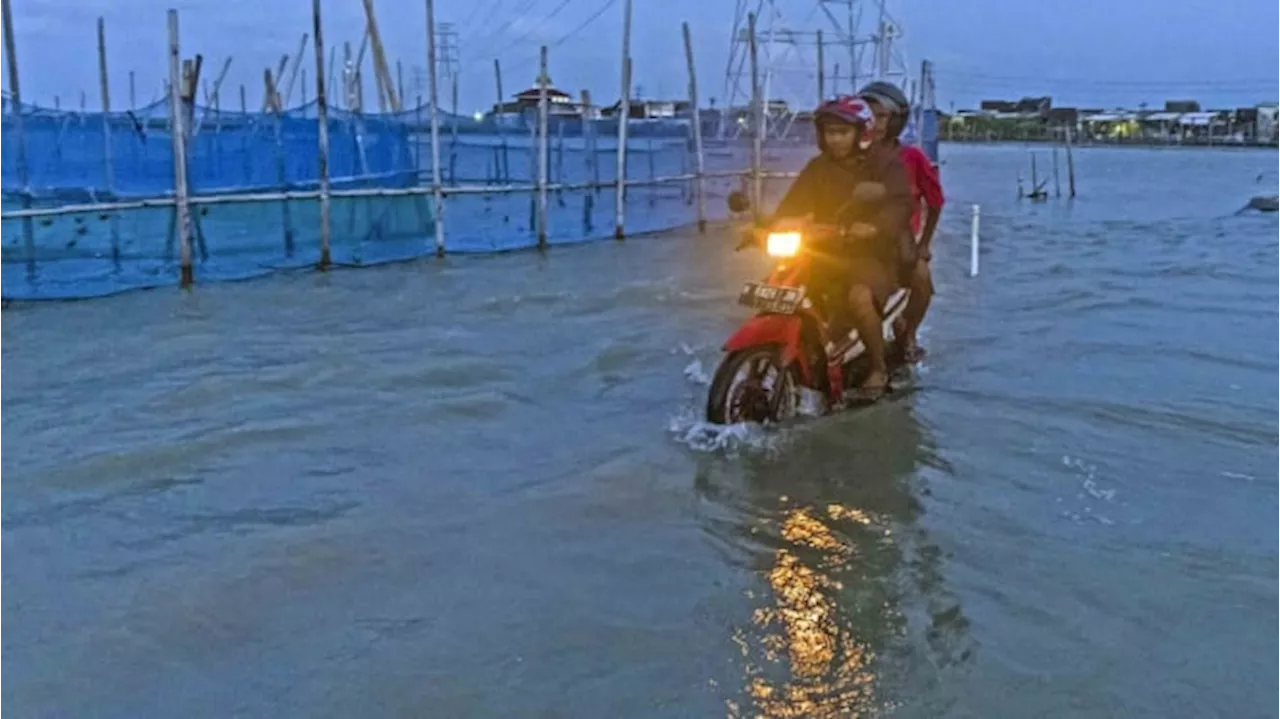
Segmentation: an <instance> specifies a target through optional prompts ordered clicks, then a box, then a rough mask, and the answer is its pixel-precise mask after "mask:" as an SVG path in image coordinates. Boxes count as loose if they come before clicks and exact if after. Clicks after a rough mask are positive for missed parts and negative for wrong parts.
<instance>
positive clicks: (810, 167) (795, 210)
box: [771, 160, 817, 221]
mask: <svg viewBox="0 0 1280 719" xmlns="http://www.w3.org/2000/svg"><path fill="white" fill-rule="evenodd" d="M816 176H817V170H816V168H815V167H814V160H810V161H809V163H808V164H806V165H805V166H804V169H802V170H800V174H799V175H797V176H796V179H795V180H793V181H792V182H791V187H789V188H787V194H785V195H783V196H782V200H781V201H780V202H778V207H777V209H775V210H774V211H773V215H772V218H771V219H772V220H773V221H777V220H781V219H786V218H794V217H804V216H805V215H810V214H813V211H814V199H813V198H814V192H813V191H814V183H815V180H816Z"/></svg>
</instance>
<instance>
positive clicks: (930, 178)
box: [902, 145, 943, 237]
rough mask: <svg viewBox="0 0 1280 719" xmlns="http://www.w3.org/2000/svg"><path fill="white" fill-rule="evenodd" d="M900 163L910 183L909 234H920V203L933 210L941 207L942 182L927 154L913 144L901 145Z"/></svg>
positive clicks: (917, 235)
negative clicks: (922, 202)
mask: <svg viewBox="0 0 1280 719" xmlns="http://www.w3.org/2000/svg"><path fill="white" fill-rule="evenodd" d="M902 164H903V165H905V166H906V169H907V181H908V182H909V183H910V184H911V234H913V235H915V236H916V237H919V236H920V214H921V213H920V203H921V200H923V201H924V204H926V205H928V206H929V207H931V208H933V209H935V210H941V209H942V203H943V198H942V183H941V182H940V181H939V180H938V171H937V170H936V169H934V167H933V163H932V162H930V161H929V156H928V155H926V154H924V150H921V149H920V148H919V147H916V146H915V145H903V146H902Z"/></svg>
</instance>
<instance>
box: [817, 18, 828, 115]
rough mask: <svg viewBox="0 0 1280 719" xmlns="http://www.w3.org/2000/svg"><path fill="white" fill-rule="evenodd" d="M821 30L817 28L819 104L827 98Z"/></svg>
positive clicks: (825, 63)
mask: <svg viewBox="0 0 1280 719" xmlns="http://www.w3.org/2000/svg"><path fill="white" fill-rule="evenodd" d="M824 44H825V43H823V41H822V30H818V104H819V105H821V104H822V103H823V102H824V101H825V100H826V99H827V77H826V72H827V62H826V60H825V59H823V52H822V50H823V46H824Z"/></svg>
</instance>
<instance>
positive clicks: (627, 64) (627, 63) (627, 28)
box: [613, 0, 631, 240]
mask: <svg viewBox="0 0 1280 719" xmlns="http://www.w3.org/2000/svg"><path fill="white" fill-rule="evenodd" d="M620 89H621V93H620V94H619V97H618V183H617V185H616V186H615V194H614V218H613V237H614V239H618V240H621V239H622V238H623V237H625V236H626V232H625V231H624V229H623V227H624V225H625V222H626V209H627V123H628V121H629V120H630V118H631V0H624V2H623V9H622V87H621V88H620Z"/></svg>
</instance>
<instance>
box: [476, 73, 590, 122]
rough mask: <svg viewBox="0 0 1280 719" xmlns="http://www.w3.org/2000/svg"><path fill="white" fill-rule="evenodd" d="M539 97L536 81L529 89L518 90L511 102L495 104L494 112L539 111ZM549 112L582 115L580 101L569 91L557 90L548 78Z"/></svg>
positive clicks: (507, 113)
mask: <svg viewBox="0 0 1280 719" xmlns="http://www.w3.org/2000/svg"><path fill="white" fill-rule="evenodd" d="M539 97H540V93H539V90H538V86H537V84H536V83H535V84H534V86H533V87H531V88H529V89H528V90H523V91H521V92H517V93H516V94H515V96H514V98H513V100H512V101H511V102H504V103H502V104H501V105H494V106H493V113H494V114H497V115H521V114H524V113H526V112H537V111H538V98H539ZM547 114H548V115H553V116H563V115H581V114H582V109H581V108H580V107H579V106H578V103H576V102H574V101H573V97H572V96H571V95H570V94H569V93H567V92H564V91H563V90H557V89H556V88H555V87H553V86H551V81H550V79H548V81H547Z"/></svg>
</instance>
